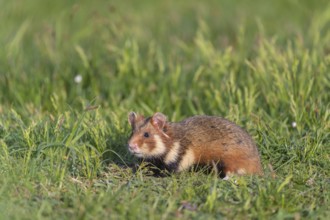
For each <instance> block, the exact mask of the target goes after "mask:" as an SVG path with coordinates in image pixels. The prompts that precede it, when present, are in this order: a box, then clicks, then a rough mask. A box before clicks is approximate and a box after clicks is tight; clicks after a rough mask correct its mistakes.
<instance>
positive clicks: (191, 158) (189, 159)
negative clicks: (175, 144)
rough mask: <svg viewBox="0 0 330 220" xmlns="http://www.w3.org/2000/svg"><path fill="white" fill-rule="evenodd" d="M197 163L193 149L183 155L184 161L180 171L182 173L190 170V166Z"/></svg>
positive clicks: (180, 165) (179, 168) (181, 163)
mask: <svg viewBox="0 0 330 220" xmlns="http://www.w3.org/2000/svg"><path fill="white" fill-rule="evenodd" d="M194 163H195V154H194V151H193V150H192V149H188V150H187V151H186V153H185V155H183V157H182V160H181V162H180V164H179V167H178V171H179V172H180V171H182V170H185V169H188V168H189V167H190V166H192V165H193V164H194Z"/></svg>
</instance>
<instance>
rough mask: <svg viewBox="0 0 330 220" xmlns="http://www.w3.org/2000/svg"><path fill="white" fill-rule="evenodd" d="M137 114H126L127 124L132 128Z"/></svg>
mask: <svg viewBox="0 0 330 220" xmlns="http://www.w3.org/2000/svg"><path fill="white" fill-rule="evenodd" d="M136 118H137V114H136V113H135V112H130V113H128V122H129V124H130V125H131V126H132V128H134V126H135V122H136Z"/></svg>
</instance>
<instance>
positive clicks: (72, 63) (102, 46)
mask: <svg viewBox="0 0 330 220" xmlns="http://www.w3.org/2000/svg"><path fill="white" fill-rule="evenodd" d="M0 6H1V12H0V20H1V25H0V48H1V50H0V219H295V220H299V219H328V218H329V216H330V208H329V207H330V201H329V199H330V190H329V189H330V163H329V160H330V3H329V2H328V1H326V0H319V1H311V0H301V1H298V0H289V1H288V0H270V1H264V0H255V1H253V3H252V2H251V1H231V0H220V1H216V0H208V1H197V0H191V1H174V0H168V1H151V0H140V1H133V0H131V1H119V0H114V1H106V0H96V1H87V0H81V1H65V0H57V1H42V0H24V1H23V0H12V1H5V0H0ZM130 111H136V112H139V113H142V114H145V115H151V114H152V113H154V112H156V111H160V112H163V113H164V114H166V115H167V116H168V118H169V119H170V120H171V121H179V120H182V119H184V118H186V117H189V116H192V115H196V114H208V115H218V116H222V117H226V118H228V119H230V120H232V121H234V122H236V123H237V124H239V125H240V126H242V127H244V128H245V129H246V130H247V131H248V132H249V133H250V134H251V135H252V136H253V138H254V140H255V141H256V143H257V145H258V147H259V151H260V154H261V158H262V166H263V168H264V171H265V175H264V176H263V177H249V176H245V177H233V178H231V179H230V180H228V181H224V180H221V179H219V178H217V177H216V176H215V175H213V174H206V173H204V172H200V171H198V172H183V173H180V174H175V175H171V176H169V177H164V178H157V177H153V176H150V175H147V170H146V169H144V168H143V166H142V167H141V168H140V169H138V170H137V171H136V172H135V173H134V172H133V171H132V169H131V168H130V166H131V165H132V164H134V163H135V162H136V159H135V158H133V157H132V156H131V155H130V154H129V152H128V151H127V148H126V143H127V139H128V137H129V134H130V126H129V124H128V122H127V114H128V112H130Z"/></svg>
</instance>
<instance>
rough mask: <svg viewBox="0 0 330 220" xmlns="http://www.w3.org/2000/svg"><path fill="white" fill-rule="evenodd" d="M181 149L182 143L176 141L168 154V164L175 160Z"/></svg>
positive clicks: (166, 161)
mask: <svg viewBox="0 0 330 220" xmlns="http://www.w3.org/2000/svg"><path fill="white" fill-rule="evenodd" d="M179 150H180V143H179V142H175V143H174V144H173V146H172V147H171V149H170V151H169V152H168V153H167V154H166V156H165V160H164V162H165V163H166V164H170V163H173V162H175V161H176V160H177V158H178V156H179Z"/></svg>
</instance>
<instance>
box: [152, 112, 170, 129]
mask: <svg viewBox="0 0 330 220" xmlns="http://www.w3.org/2000/svg"><path fill="white" fill-rule="evenodd" d="M166 121H167V119H166V116H165V115H163V114H162V113H160V112H157V113H155V114H154V115H153V116H152V118H151V124H152V125H153V126H154V127H155V128H158V129H160V130H162V129H163V128H164V126H165V124H166Z"/></svg>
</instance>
